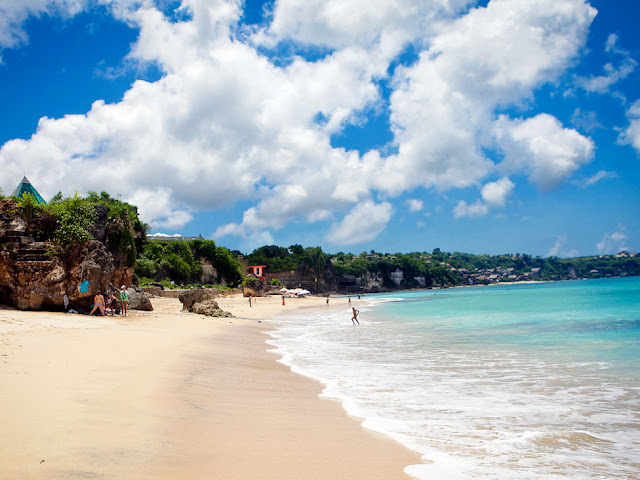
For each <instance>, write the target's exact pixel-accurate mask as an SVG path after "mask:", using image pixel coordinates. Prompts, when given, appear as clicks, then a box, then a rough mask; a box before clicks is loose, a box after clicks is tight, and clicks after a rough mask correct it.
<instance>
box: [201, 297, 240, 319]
mask: <svg viewBox="0 0 640 480" xmlns="http://www.w3.org/2000/svg"><path fill="white" fill-rule="evenodd" d="M191 311H192V312H193V313H199V314H200V315H207V316H209V317H225V318H227V317H233V314H232V313H231V312H225V311H224V310H222V309H221V308H220V307H219V306H218V302H216V301H215V300H205V301H204V302H200V303H194V304H193V307H192V310H191Z"/></svg>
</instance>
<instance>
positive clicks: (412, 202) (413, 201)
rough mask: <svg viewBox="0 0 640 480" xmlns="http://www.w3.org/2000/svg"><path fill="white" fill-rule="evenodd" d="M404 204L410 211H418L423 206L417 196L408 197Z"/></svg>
mask: <svg viewBox="0 0 640 480" xmlns="http://www.w3.org/2000/svg"><path fill="white" fill-rule="evenodd" d="M406 204H407V207H409V211H410V212H419V211H421V210H422V209H423V208H424V202H423V201H422V200H420V199H418V198H410V199H408V200H407V201H406Z"/></svg>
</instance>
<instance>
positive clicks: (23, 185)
mask: <svg viewBox="0 0 640 480" xmlns="http://www.w3.org/2000/svg"><path fill="white" fill-rule="evenodd" d="M27 193H30V194H31V195H33V196H34V197H35V199H36V201H37V202H38V203H44V204H45V205H46V204H47V202H45V201H44V198H42V195H40V194H39V193H38V191H37V190H36V189H35V188H34V187H33V185H31V182H30V181H29V179H27V177H26V176H25V177H23V178H22V181H21V182H20V184H19V185H18V186H17V187H16V189H15V190H14V191H13V193H12V194H11V196H12V197H16V198H20V197H22V196H23V195H26V194H27Z"/></svg>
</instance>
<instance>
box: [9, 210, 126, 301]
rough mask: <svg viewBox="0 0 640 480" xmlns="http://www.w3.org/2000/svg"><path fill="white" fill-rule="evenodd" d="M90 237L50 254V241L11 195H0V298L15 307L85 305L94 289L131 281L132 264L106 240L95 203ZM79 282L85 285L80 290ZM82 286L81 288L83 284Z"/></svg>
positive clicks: (111, 288) (115, 288) (103, 214)
mask: <svg viewBox="0 0 640 480" xmlns="http://www.w3.org/2000/svg"><path fill="white" fill-rule="evenodd" d="M96 209H97V210H99V211H98V212H97V213H98V221H97V222H96V227H95V229H94V237H96V238H97V240H91V241H89V242H88V243H86V244H85V245H84V246H82V247H81V248H77V249H75V250H74V252H73V253H72V254H70V255H67V256H59V255H50V254H48V251H49V250H50V247H51V246H52V244H51V242H49V241H48V240H46V239H42V238H39V240H42V241H35V238H36V237H38V236H39V235H41V234H40V232H38V231H35V229H34V228H33V227H30V225H29V224H28V223H27V222H26V221H25V220H24V218H23V217H22V216H21V214H20V210H19V208H18V207H17V205H16V204H15V202H13V201H12V200H11V199H0V303H4V304H8V305H11V306H14V307H16V308H19V309H21V310H43V309H44V310H63V309H64V295H65V294H66V295H67V296H68V298H69V308H74V309H76V310H79V311H85V310H87V309H88V308H89V307H90V306H91V304H92V303H93V296H94V295H95V292H96V291H97V290H101V291H102V292H103V293H105V292H107V291H114V292H117V291H118V290H119V287H120V286H121V285H127V286H129V285H131V280H132V278H133V270H134V268H133V267H126V266H125V259H124V256H123V255H121V254H119V253H118V252H115V253H112V252H110V251H109V249H108V248H107V245H106V234H105V232H106V231H107V228H106V222H107V216H106V211H102V210H101V209H100V207H96ZM83 282H88V289H87V290H86V291H85V292H82V291H81V285H82V284H83ZM83 290H84V288H83Z"/></svg>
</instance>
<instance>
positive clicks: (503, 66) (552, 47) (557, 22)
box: [378, 0, 595, 194]
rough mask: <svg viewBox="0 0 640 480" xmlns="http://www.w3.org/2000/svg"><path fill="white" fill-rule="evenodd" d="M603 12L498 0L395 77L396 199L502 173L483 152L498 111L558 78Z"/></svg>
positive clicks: (459, 23)
mask: <svg viewBox="0 0 640 480" xmlns="http://www.w3.org/2000/svg"><path fill="white" fill-rule="evenodd" d="M594 15H595V10H594V9H593V8H591V7H590V6H588V5H586V4H585V3H583V2H581V1H574V0H560V1H557V0H543V1H538V0H536V1H532V0H513V1H499V0H498V1H492V2H490V3H489V4H488V6H487V7H486V8H476V9H472V10H471V11H470V12H469V13H468V14H467V15H464V16H462V17H461V18H459V19H457V20H456V21H455V22H453V23H452V24H451V25H447V27H446V29H443V31H442V33H440V34H439V35H436V36H435V37H434V38H433V39H431V43H430V47H429V48H428V49H427V50H425V51H423V52H422V53H421V54H420V58H419V60H418V61H417V62H416V63H415V64H414V65H411V66H409V67H406V68H399V69H398V70H397V72H396V75H395V85H394V87H395V88H394V92H393V93H392V95H391V105H390V108H391V122H392V124H393V127H394V133H395V142H396V144H397V145H398V154H397V155H395V156H391V157H389V159H388V161H387V162H386V165H385V169H384V174H383V175H381V176H380V177H379V182H378V184H379V188H381V189H383V190H386V191H388V192H390V193H392V194H393V193H397V192H399V191H402V190H405V189H411V188H415V187H417V186H424V187H427V188H430V187H435V188H436V189H438V190H446V189H450V188H463V187H468V186H470V185H474V184H477V183H478V182H479V181H481V179H482V178H484V177H485V176H486V175H488V174H489V173H490V172H491V171H492V170H493V169H494V167H495V165H494V163H493V162H492V161H491V160H490V159H489V158H487V157H486V155H485V154H484V153H483V148H484V147H486V146H489V145H490V144H491V143H492V138H493V137H492V133H491V128H492V125H493V124H494V123H495V119H494V117H495V113H494V112H495V110H496V109H497V108H500V107H504V106H507V105H515V106H518V105H520V104H521V103H522V102H523V101H527V100H528V99H530V98H531V96H532V93H533V90H534V89H535V88H536V87H538V86H540V85H541V84H543V83H545V82H550V81H553V80H554V79H555V78H557V77H558V75H559V74H560V73H561V72H562V71H563V70H564V69H565V68H566V67H567V65H568V64H569V63H570V62H571V60H572V59H573V58H575V57H576V55H577V54H578V49H579V47H580V46H581V45H583V43H584V41H585V38H586V33H587V31H588V27H589V25H590V23H591V21H592V20H593V18H594ZM523 59H526V61H525V60H523ZM548 117H549V118H551V117H550V116H548ZM509 120H510V119H503V120H502V122H503V123H504V122H505V121H509ZM533 123H535V122H533ZM533 123H527V124H525V125H524V126H523V128H522V129H521V130H522V135H525V132H524V130H526V129H527V127H529V126H530V125H531V126H534V125H533ZM559 140H562V141H563V142H562V143H563V145H564V146H566V141H564V140H565V139H564V138H560V139H559ZM552 143H553V142H552V141H551V140H550V141H549V144H550V146H551V144H552ZM560 148H562V146H561V147H560ZM550 149H551V148H550ZM567 154H568V155H572V152H567ZM578 155H579V154H578ZM529 157H531V155H529ZM538 158H539V161H540V157H539V156H538ZM518 168H519V169H520V170H523V169H525V168H526V167H525V166H524V165H519V166H518ZM406 172H411V174H410V175H407V174H406Z"/></svg>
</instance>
